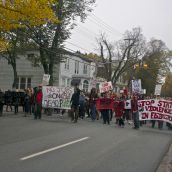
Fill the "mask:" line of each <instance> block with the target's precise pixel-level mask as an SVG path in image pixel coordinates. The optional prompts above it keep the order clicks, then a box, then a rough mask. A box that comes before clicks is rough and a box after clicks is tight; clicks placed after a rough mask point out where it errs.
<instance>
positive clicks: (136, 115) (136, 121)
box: [133, 111, 140, 128]
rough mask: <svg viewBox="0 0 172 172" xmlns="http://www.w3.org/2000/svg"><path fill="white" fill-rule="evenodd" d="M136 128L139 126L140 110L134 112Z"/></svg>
mask: <svg viewBox="0 0 172 172" xmlns="http://www.w3.org/2000/svg"><path fill="white" fill-rule="evenodd" d="M133 120H134V128H139V127H140V125H139V112H138V111H136V112H133Z"/></svg>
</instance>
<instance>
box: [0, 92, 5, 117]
mask: <svg viewBox="0 0 172 172" xmlns="http://www.w3.org/2000/svg"><path fill="white" fill-rule="evenodd" d="M4 103H5V97H4V93H3V92H1V91H0V116H2V113H3V106H4Z"/></svg>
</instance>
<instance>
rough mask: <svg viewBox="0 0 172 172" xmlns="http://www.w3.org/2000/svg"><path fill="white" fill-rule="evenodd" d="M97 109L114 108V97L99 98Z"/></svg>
mask: <svg viewBox="0 0 172 172" xmlns="http://www.w3.org/2000/svg"><path fill="white" fill-rule="evenodd" d="M96 109H97V110H105V109H107V110H109V109H111V110H114V99H113V98H98V99H97V100H96Z"/></svg>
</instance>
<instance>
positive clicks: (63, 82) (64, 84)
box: [62, 78, 66, 87]
mask: <svg viewBox="0 0 172 172" xmlns="http://www.w3.org/2000/svg"><path fill="white" fill-rule="evenodd" d="M65 86H66V79H65V78H62V87H65Z"/></svg>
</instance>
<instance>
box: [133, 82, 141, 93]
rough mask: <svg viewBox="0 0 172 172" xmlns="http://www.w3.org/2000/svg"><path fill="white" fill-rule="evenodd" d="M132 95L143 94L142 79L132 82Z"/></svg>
mask: <svg viewBox="0 0 172 172" xmlns="http://www.w3.org/2000/svg"><path fill="white" fill-rule="evenodd" d="M132 93H133V94H141V93H142V84H141V79H136V80H132Z"/></svg>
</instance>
